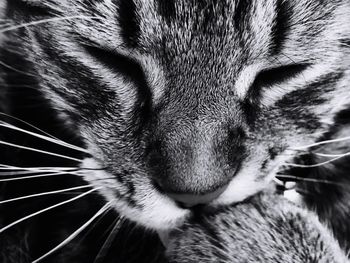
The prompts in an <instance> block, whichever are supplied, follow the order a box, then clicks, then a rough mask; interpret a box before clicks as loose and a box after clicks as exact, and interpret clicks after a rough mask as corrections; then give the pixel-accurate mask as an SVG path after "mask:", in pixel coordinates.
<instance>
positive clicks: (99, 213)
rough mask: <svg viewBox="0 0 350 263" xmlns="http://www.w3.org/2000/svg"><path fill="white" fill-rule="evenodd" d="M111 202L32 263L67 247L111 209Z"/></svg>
mask: <svg viewBox="0 0 350 263" xmlns="http://www.w3.org/2000/svg"><path fill="white" fill-rule="evenodd" d="M111 204H112V201H110V202H108V203H107V204H105V205H104V206H103V207H102V208H101V209H100V210H98V212H97V213H96V214H95V215H93V216H92V217H91V218H90V219H89V220H88V221H87V222H86V223H85V224H83V225H82V226H81V227H79V228H78V229H77V230H76V231H74V232H73V233H72V234H71V235H70V236H68V237H67V238H66V239H65V240H63V241H62V242H61V243H60V244H58V245H57V246H56V247H54V248H53V249H51V250H50V251H49V252H47V253H46V254H44V255H43V256H41V257H40V258H38V259H36V260H34V261H32V263H38V262H40V261H41V260H43V259H45V258H47V257H48V256H50V255H52V254H53V253H55V252H56V251H57V250H59V249H61V248H62V247H64V246H65V245H67V244H68V243H69V242H70V241H72V240H73V239H74V238H76V237H77V236H78V235H79V234H80V233H81V232H82V231H83V230H85V229H86V228H87V227H88V226H89V225H90V224H91V223H92V222H93V221H94V220H95V219H96V218H97V217H99V216H100V215H102V214H103V213H105V212H106V211H107V210H108V209H110V208H111Z"/></svg>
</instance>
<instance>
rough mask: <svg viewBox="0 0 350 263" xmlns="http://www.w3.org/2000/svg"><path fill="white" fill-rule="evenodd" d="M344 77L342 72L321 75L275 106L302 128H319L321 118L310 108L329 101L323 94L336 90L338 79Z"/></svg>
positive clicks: (287, 95) (286, 96)
mask: <svg viewBox="0 0 350 263" xmlns="http://www.w3.org/2000/svg"><path fill="white" fill-rule="evenodd" d="M342 77H343V73H342V72H340V73H334V72H332V73H329V74H326V75H324V76H323V77H319V78H318V79H317V80H316V81H314V82H312V83H310V84H308V85H307V86H305V87H304V88H303V89H298V90H294V91H292V92H290V93H288V94H286V95H285V96H283V98H282V99H281V100H279V101H278V102H277V103H276V105H275V106H276V107H278V108H279V109H280V111H282V114H283V115H284V116H288V119H291V120H293V121H294V124H296V125H298V126H299V127H300V128H303V129H308V130H317V129H318V128H319V127H320V125H321V124H320V119H319V117H318V116H317V115H316V114H315V113H313V112H312V111H311V109H310V108H311V106H316V105H320V104H325V103H327V101H328V100H327V98H325V97H324V96H323V95H324V94H327V92H330V91H332V90H334V89H335V86H336V83H337V81H338V80H339V79H341V78H342ZM302 106H303V107H302ZM305 106H306V107H305ZM296 109H298V110H296ZM305 120H308V121H305Z"/></svg>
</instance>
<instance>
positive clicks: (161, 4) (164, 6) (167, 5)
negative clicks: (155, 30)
mask: <svg viewBox="0 0 350 263" xmlns="http://www.w3.org/2000/svg"><path fill="white" fill-rule="evenodd" d="M156 2H157V9H158V13H159V15H160V16H162V17H163V18H164V20H165V21H166V22H167V23H168V24H169V23H170V22H171V21H172V20H174V19H175V17H176V13H175V12H176V10H175V3H174V0H156Z"/></svg>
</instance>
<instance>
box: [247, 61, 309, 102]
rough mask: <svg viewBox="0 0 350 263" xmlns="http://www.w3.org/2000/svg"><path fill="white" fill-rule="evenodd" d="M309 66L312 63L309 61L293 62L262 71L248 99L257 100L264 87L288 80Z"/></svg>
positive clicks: (253, 84)
mask: <svg viewBox="0 0 350 263" xmlns="http://www.w3.org/2000/svg"><path fill="white" fill-rule="evenodd" d="M309 66H310V64H307V63H302V64H291V65H284V66H280V67H276V68H271V69H266V70H262V71H260V72H259V73H258V74H257V76H256V77H255V80H254V81H253V83H252V85H251V86H250V88H249V90H248V93H247V95H248V96H247V97H248V99H249V100H250V101H255V100H256V99H258V98H259V97H260V94H261V90H262V89H263V88H266V87H270V86H273V85H276V84H281V83H283V82H286V81H288V80H289V79H292V78H294V77H296V76H297V75H299V74H300V73H302V72H303V71H304V70H306V69H307V68H308V67H309Z"/></svg>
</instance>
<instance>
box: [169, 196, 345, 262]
mask: <svg viewBox="0 0 350 263" xmlns="http://www.w3.org/2000/svg"><path fill="white" fill-rule="evenodd" d="M167 253H168V255H169V257H170V259H171V260H170V261H171V262H176V263H182V262H183V263H185V262H186V263H192V262H193V263H195V262H203V263H206V262H247V263H248V262H276V263H277V262H281V263H282V262H296V263H299V262H300V263H312V262H319V263H326V262H327V263H331V262H334V263H346V262H349V261H348V260H347V258H346V256H345V254H344V252H343V251H342V250H341V249H340V247H339V245H338V243H337V241H336V240H335V239H334V238H333V237H332V235H331V234H330V233H329V231H328V230H327V229H326V228H325V227H324V226H322V225H321V223H320V222H319V221H318V219H317V217H316V216H315V215H314V214H312V213H310V212H307V211H306V210H304V209H302V208H300V207H297V206H295V205H294V204H292V203H290V202H288V201H286V200H285V199H284V198H283V197H281V196H275V195H272V194H271V193H269V194H260V195H258V196H256V197H254V198H252V199H251V200H249V201H248V202H244V203H241V204H238V205H235V206H231V207H227V208H224V209H221V210H220V211H216V212H215V213H212V212H209V213H207V214H205V213H204V215H203V214H202V216H200V217H198V218H195V219H193V220H191V221H190V222H187V223H186V224H185V225H184V226H183V227H181V229H179V230H177V231H176V232H173V233H172V234H170V239H169V247H168V250H167Z"/></svg>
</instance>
